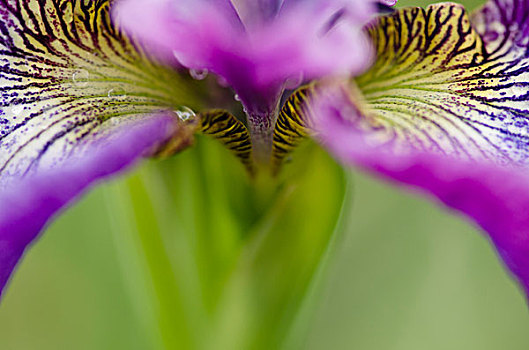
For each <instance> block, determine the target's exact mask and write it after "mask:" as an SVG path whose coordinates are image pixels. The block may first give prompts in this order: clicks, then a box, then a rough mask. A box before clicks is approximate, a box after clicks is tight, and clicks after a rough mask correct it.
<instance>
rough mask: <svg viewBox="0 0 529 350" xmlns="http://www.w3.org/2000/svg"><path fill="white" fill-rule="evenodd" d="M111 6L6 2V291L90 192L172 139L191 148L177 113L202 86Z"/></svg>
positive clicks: (1, 28) (2, 131)
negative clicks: (140, 39)
mask: <svg viewBox="0 0 529 350" xmlns="http://www.w3.org/2000/svg"><path fill="white" fill-rule="evenodd" d="M110 3H111V2H110V1H107V0H94V1H88V0H1V1H0V150H1V151H0V208H1V210H0V291H1V289H2V288H3V286H4V284H5V282H6V280H7V278H8V276H9V274H10V272H11V270H12V268H13V266H14V264H15V263H16V261H17V260H18V259H19V257H20V256H21V254H22V252H23V251H24V249H25V247H26V246H27V245H28V244H29V243H30V242H31V241H32V240H33V239H34V238H35V237H36V235H37V234H38V232H39V231H40V229H41V228H42V227H43V226H44V225H45V223H46V222H47V221H48V219H49V218H50V217H51V216H52V215H53V214H54V213H55V212H56V211H57V210H59V209H60V208H61V207H62V206H64V205H65V204H67V203H69V202H70V201H71V200H72V199H73V198H74V197H76V196H77V195H78V194H79V193H80V192H81V191H82V190H83V189H84V188H85V187H86V186H88V185H90V184H91V183H92V182H93V181H95V180H97V179H100V178H103V177H105V176H108V175H110V174H112V173H113V172H116V171H118V170H120V169H122V168H124V167H125V166H127V165H128V164H130V163H132V162H133V161H134V160H135V159H136V158H138V157H139V156H141V155H143V154H145V152H147V151H149V152H156V150H155V149H151V148H152V147H155V146H156V147H158V146H160V147H161V146H162V144H164V143H165V141H167V140H168V138H169V137H170V136H174V137H173V140H172V141H171V143H170V147H171V149H172V150H176V149H178V148H179V144H180V146H183V145H184V144H186V143H188V142H189V137H190V134H191V133H192V131H186V130H188V129H189V130H191V129H193V128H194V127H192V126H191V125H190V124H188V123H184V122H181V121H179V119H178V118H177V115H178V113H180V112H178V111H177V113H173V111H174V110H176V109H177V108H180V106H181V105H182V104H183V102H184V101H186V103H187V104H188V105H190V106H191V107H194V106H197V104H198V102H197V100H196V98H195V97H194V96H195V95H196V94H197V89H196V88H195V87H194V86H193V85H192V84H190V83H189V82H188V80H191V79H187V78H184V77H182V76H180V75H179V74H178V73H177V72H176V71H172V70H168V69H165V68H162V67H161V66H160V65H158V64H156V63H154V61H152V60H150V59H149V57H147V56H146V55H145V54H144V53H143V51H142V50H141V49H140V48H139V47H138V46H137V45H136V44H135V43H134V42H132V41H131V40H129V39H128V38H126V37H125V36H123V35H122V33H121V32H120V31H119V30H118V29H117V28H116V27H115V26H114V24H113V23H112V21H111V19H110V16H109V6H110ZM186 113H190V112H186ZM179 140H180V141H181V142H180V143H179ZM157 153H164V150H162V149H158V150H157Z"/></svg>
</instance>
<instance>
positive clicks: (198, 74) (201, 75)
mask: <svg viewBox="0 0 529 350" xmlns="http://www.w3.org/2000/svg"><path fill="white" fill-rule="evenodd" d="M208 73H209V71H208V70H207V69H190V70H189V74H190V75H191V77H192V78H193V79H196V80H204V79H206V77H207V76H208Z"/></svg>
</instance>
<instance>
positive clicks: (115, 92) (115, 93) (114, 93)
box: [107, 88, 127, 97]
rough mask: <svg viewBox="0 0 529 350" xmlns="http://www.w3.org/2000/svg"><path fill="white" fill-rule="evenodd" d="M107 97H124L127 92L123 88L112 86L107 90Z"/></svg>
mask: <svg viewBox="0 0 529 350" xmlns="http://www.w3.org/2000/svg"><path fill="white" fill-rule="evenodd" d="M107 95H108V97H125V96H127V92H126V91H125V89H123V88H114V89H110V90H108V94H107Z"/></svg>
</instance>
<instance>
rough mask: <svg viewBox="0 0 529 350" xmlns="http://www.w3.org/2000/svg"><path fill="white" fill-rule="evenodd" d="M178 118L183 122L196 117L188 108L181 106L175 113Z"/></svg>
mask: <svg viewBox="0 0 529 350" xmlns="http://www.w3.org/2000/svg"><path fill="white" fill-rule="evenodd" d="M175 113H176V115H177V116H178V118H180V120H181V121H183V122H185V121H188V120H191V119H194V118H195V117H196V114H195V112H193V110H192V109H191V108H189V107H186V106H183V107H181V108H180V109H178V110H176V111H175Z"/></svg>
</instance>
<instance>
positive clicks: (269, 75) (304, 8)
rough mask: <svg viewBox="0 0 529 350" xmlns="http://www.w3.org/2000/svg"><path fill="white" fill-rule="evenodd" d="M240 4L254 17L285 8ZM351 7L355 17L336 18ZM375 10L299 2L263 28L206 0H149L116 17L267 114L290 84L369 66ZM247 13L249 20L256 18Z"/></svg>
mask: <svg viewBox="0 0 529 350" xmlns="http://www.w3.org/2000/svg"><path fill="white" fill-rule="evenodd" d="M263 4H269V5H267V6H262V5H263ZM270 4H272V5H270ZM368 4H369V3H368ZM235 5H238V6H239V7H240V8H245V9H246V8H248V11H250V12H252V11H253V12H255V11H261V10H262V8H265V9H266V11H269V10H270V9H272V10H273V11H272V12H276V11H277V8H278V7H279V5H280V3H279V2H276V1H268V2H265V1H262V2H247V1H237V2H235ZM243 5H248V6H243ZM338 5H340V6H338ZM345 5H347V6H348V7H347V8H348V13H349V14H355V15H354V16H353V15H351V16H336V15H337V11H339V10H340V9H341V8H343V7H344V6H345ZM371 5H373V4H371ZM375 10H376V9H375V6H368V5H366V2H364V1H363V0H362V1H358V0H354V1H353V0H349V1H343V0H340V1H338V0H334V1H327V2H323V1H303V2H300V1H297V2H295V4H292V5H291V6H287V7H285V8H284V9H281V11H280V13H278V14H277V15H276V16H275V17H274V18H273V19H270V20H268V21H265V22H266V23H265V24H262V25H258V24H256V23H254V22H252V21H249V23H243V22H241V20H240V19H239V18H234V16H233V14H232V13H231V12H227V11H226V10H225V6H219V5H218V4H217V3H216V2H211V1H206V0H196V1H176V0H156V1H152V2H150V3H149V5H148V6H145V2H144V1H142V0H124V1H121V2H119V3H118V6H117V9H116V12H115V15H116V18H118V19H119V21H120V22H122V23H123V25H124V27H125V29H127V30H128V31H129V32H131V33H133V34H134V35H136V36H138V37H139V38H140V39H141V40H143V41H144V42H145V43H150V44H154V45H156V46H157V47H158V48H160V50H159V52H158V53H159V54H161V55H163V56H166V55H167V53H168V52H173V53H174V54H175V56H176V57H177V58H178V60H179V61H180V62H181V63H182V64H183V65H184V66H186V67H188V68H190V69H207V70H209V71H212V72H215V73H216V74H218V75H220V76H222V77H223V78H224V79H225V80H226V81H227V82H228V83H229V84H230V85H231V87H232V88H233V89H234V90H235V91H236V93H237V94H238V95H239V97H240V99H241V101H242V102H243V103H244V104H245V106H246V108H247V109H249V110H251V111H258V112H265V113H261V114H266V113H270V111H274V110H275V108H276V107H277V103H278V99H279V95H280V93H281V90H282V88H283V86H284V85H285V84H287V85H289V87H290V88H292V87H293V86H292V85H296V84H299V83H300V82H301V81H302V79H303V78H306V79H311V78H315V77H320V76H323V75H327V74H342V73H347V74H350V73H358V72H360V71H362V70H363V69H365V68H367V65H368V64H369V63H370V59H371V50H370V46H369V42H368V41H367V40H366V37H365V35H364V33H363V32H362V26H363V24H365V23H366V22H367V21H368V20H369V19H370V16H371V15H373V14H374V13H375ZM241 13H242V15H241V16H242V17H243V21H244V18H246V17H252V16H250V15H244V13H245V11H243V12H241ZM360 14H361V15H360ZM342 17H343V18H342ZM345 18H347V20H343V21H337V20H338V19H345ZM261 22H262V21H258V23H261ZM335 22H339V25H334V24H336V23H335ZM331 29H332V30H331Z"/></svg>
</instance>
